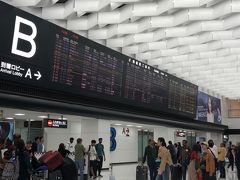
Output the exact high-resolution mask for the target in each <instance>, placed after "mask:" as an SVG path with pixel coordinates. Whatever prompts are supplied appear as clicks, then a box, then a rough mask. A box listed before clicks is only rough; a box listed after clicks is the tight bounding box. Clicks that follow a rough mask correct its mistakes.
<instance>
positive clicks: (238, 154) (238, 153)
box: [236, 143, 240, 180]
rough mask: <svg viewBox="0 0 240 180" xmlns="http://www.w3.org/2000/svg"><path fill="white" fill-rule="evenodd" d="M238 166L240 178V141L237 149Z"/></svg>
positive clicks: (239, 179)
mask: <svg viewBox="0 0 240 180" xmlns="http://www.w3.org/2000/svg"><path fill="white" fill-rule="evenodd" d="M236 167H237V177H238V180H240V143H238V145H237V150H236Z"/></svg>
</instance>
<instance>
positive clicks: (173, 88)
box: [168, 78, 198, 115]
mask: <svg viewBox="0 0 240 180" xmlns="http://www.w3.org/2000/svg"><path fill="white" fill-rule="evenodd" d="M168 93H169V95H168V97H169V98H168V109H171V110H176V111H179V112H182V113H188V114H192V115H194V114H195V113H196V112H195V110H196V97H197V93H198V88H197V86H195V85H193V84H190V83H188V82H186V81H183V80H180V79H176V78H169V90H168Z"/></svg>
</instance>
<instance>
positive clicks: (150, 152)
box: [143, 139, 158, 180]
mask: <svg viewBox="0 0 240 180" xmlns="http://www.w3.org/2000/svg"><path fill="white" fill-rule="evenodd" d="M157 155H158V151H157V149H156V147H155V142H154V140H153V139H149V140H148V146H147V147H146V148H145V153H144V157H143V164H144V163H145V162H146V160H147V164H148V168H149V171H150V180H155V179H156V176H157V164H156V159H157Z"/></svg>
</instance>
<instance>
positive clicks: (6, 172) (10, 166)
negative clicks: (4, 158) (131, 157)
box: [2, 161, 16, 180]
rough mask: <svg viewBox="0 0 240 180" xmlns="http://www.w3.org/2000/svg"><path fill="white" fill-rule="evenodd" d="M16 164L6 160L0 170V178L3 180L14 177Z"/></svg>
mask: <svg viewBox="0 0 240 180" xmlns="http://www.w3.org/2000/svg"><path fill="white" fill-rule="evenodd" d="M15 172H16V166H15V164H14V163H13V162H10V161H8V162H6V164H5V165H4V168H3V172H2V179H3V180H13V179H14V177H15Z"/></svg>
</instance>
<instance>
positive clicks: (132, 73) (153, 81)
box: [124, 59, 168, 108]
mask: <svg viewBox="0 0 240 180" xmlns="http://www.w3.org/2000/svg"><path fill="white" fill-rule="evenodd" d="M124 98H126V99H131V100H134V101H137V102H141V103H146V104H152V105H157V106H158V107H161V108H165V107H166V103H167V101H168V99H167V98H168V77H167V76H166V75H165V74H163V73H162V72H161V71H160V70H158V69H155V68H153V67H151V66H149V65H147V64H145V63H142V62H140V61H137V60H135V59H129V60H128V62H127V68H126V77H125V87H124Z"/></svg>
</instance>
